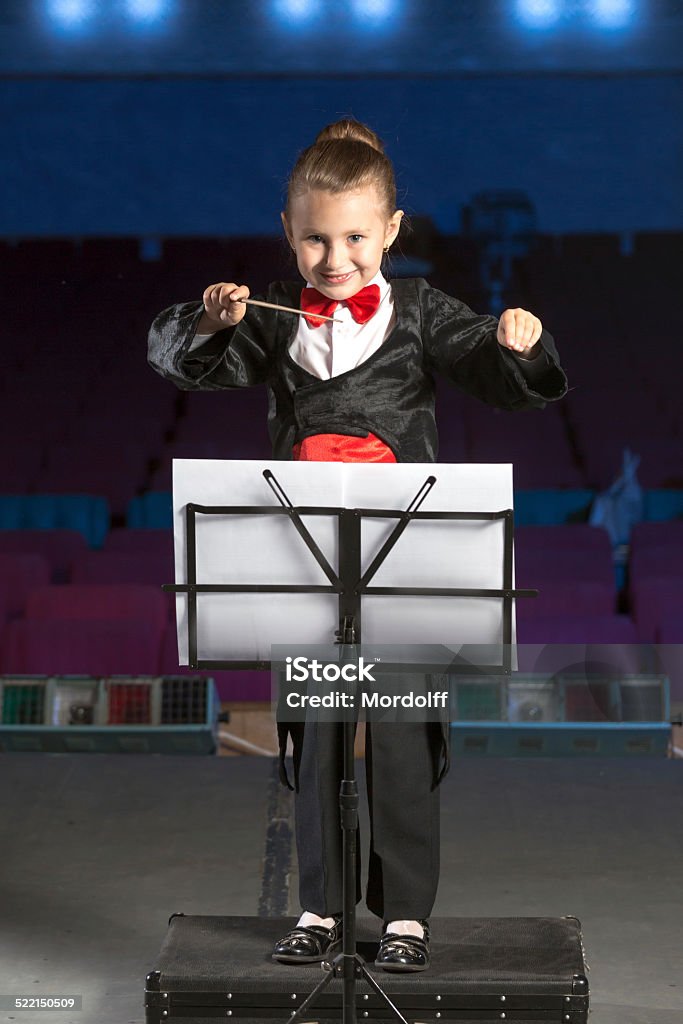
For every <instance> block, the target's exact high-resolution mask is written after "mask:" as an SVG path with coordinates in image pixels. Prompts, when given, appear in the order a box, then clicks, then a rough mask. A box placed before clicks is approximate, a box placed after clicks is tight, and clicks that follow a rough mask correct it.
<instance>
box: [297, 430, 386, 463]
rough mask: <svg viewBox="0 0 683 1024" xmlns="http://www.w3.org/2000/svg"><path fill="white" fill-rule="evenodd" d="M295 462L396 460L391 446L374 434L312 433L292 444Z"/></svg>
mask: <svg viewBox="0 0 683 1024" xmlns="http://www.w3.org/2000/svg"><path fill="white" fill-rule="evenodd" d="M292 454H293V455H294V459H295V461H296V462H396V456H395V455H394V453H393V452H392V450H391V448H389V447H388V445H386V444H385V443H384V441H380V439H379V438H378V437H375V435H374V434H368V436H367V437H351V436H350V435H349V434H314V435H313V436H312V437H305V438H304V439H303V441H299V442H298V443H297V444H295V445H294V447H293V449H292Z"/></svg>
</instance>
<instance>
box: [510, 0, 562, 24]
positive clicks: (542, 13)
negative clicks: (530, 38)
mask: <svg viewBox="0 0 683 1024" xmlns="http://www.w3.org/2000/svg"><path fill="white" fill-rule="evenodd" d="M563 7H564V5H563V4H562V3H560V2H559V0H517V2H516V4H515V16H516V18H517V20H518V21H520V22H522V24H523V25H525V26H526V27H527V28H532V29H544V28H551V27H552V26H553V25H556V24H557V22H558V21H559V20H560V18H561V17H562V14H563Z"/></svg>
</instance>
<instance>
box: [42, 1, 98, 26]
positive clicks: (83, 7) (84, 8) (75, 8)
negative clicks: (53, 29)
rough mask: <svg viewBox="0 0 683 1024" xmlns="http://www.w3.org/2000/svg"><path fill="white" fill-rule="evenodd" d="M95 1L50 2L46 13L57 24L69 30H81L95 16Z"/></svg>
mask: <svg viewBox="0 0 683 1024" xmlns="http://www.w3.org/2000/svg"><path fill="white" fill-rule="evenodd" d="M94 9H95V5H94V3H93V0H48V3H47V5H46V13H47V16H48V18H50V19H51V20H52V21H53V22H55V24H57V25H59V26H62V27H63V28H68V29H79V28H82V27H83V25H85V24H86V22H88V21H89V20H90V18H91V17H92V16H93V14H94Z"/></svg>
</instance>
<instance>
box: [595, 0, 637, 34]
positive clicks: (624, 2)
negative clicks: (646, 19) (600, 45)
mask: <svg viewBox="0 0 683 1024" xmlns="http://www.w3.org/2000/svg"><path fill="white" fill-rule="evenodd" d="M587 9H588V13H589V15H590V17H591V18H592V19H593V21H594V22H595V23H596V24H597V25H599V26H600V27H601V28H605V29H615V28H626V27H627V26H628V25H630V24H632V23H633V21H634V20H635V16H636V4H635V3H634V0H589V3H588V5H587Z"/></svg>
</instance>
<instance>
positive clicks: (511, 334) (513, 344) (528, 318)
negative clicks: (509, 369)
mask: <svg viewBox="0 0 683 1024" xmlns="http://www.w3.org/2000/svg"><path fill="white" fill-rule="evenodd" d="M541 330H542V325H541V321H540V320H539V319H538V317H537V316H534V314H533V313H529V311H528V310H526V309H506V310H505V312H504V313H503V314H502V316H501V318H500V320H499V321H498V332H497V338H498V344H499V345H502V346H503V348H510V349H512V351H513V352H519V353H520V355H522V356H527V355H528V354H529V350H530V349H532V348H533V347H534V345H535V344H536V342H537V341H538V339H539V338H540V337H541Z"/></svg>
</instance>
